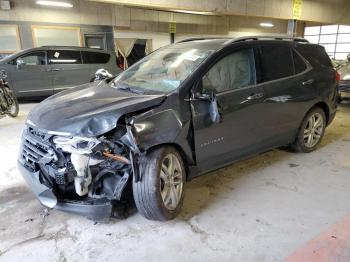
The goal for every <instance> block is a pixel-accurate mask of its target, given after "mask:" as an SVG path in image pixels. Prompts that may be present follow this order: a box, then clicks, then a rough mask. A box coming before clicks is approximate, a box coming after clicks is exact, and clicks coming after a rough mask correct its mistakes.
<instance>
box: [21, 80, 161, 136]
mask: <svg viewBox="0 0 350 262" xmlns="http://www.w3.org/2000/svg"><path fill="white" fill-rule="evenodd" d="M164 99H165V95H140V94H135V93H131V92H128V91H122V90H118V89H115V88H113V87H110V86H109V85H108V84H107V83H106V82H105V81H102V82H100V83H92V84H85V85H82V86H78V87H76V88H73V89H70V90H67V91H63V92H61V93H59V94H56V95H54V96H51V97H49V98H48V99H46V100H44V101H43V102H41V103H40V104H39V105H38V106H37V107H35V108H34V109H33V110H32V111H31V112H30V114H29V116H28V121H27V123H29V124H30V125H34V126H36V127H38V128H40V129H44V130H46V131H54V132H63V133H69V134H70V135H74V136H83V137H92V136H98V135H102V134H104V133H106V132H108V131H109V130H111V129H113V128H114V127H115V126H116V124H117V121H118V119H119V118H120V117H121V116H122V115H124V114H126V113H132V112H135V111H139V110H143V109H147V108H149V107H153V106H157V105H159V104H161V103H162V102H163V101H164Z"/></svg>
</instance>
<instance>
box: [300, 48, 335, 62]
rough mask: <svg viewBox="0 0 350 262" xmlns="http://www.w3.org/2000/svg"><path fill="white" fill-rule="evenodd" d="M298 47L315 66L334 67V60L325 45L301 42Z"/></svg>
mask: <svg viewBox="0 0 350 262" xmlns="http://www.w3.org/2000/svg"><path fill="white" fill-rule="evenodd" d="M296 49H297V50H298V52H300V54H301V55H302V56H303V57H304V58H305V59H306V60H308V61H309V63H311V64H312V65H313V66H316V67H317V66H323V67H333V65H332V61H331V59H330V58H329V56H328V54H327V53H326V50H325V49H324V47H323V46H319V45H311V44H300V45H298V46H297V48H296Z"/></svg>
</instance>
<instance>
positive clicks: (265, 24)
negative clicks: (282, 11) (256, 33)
mask: <svg viewBox="0 0 350 262" xmlns="http://www.w3.org/2000/svg"><path fill="white" fill-rule="evenodd" d="M260 26H262V27H274V24H273V23H260Z"/></svg>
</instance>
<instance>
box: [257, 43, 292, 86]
mask: <svg viewBox="0 0 350 262" xmlns="http://www.w3.org/2000/svg"><path fill="white" fill-rule="evenodd" d="M260 57H261V63H260V67H261V82H267V81H272V80H276V79H279V78H284V77H288V76H291V75H293V74H294V65H293V58H292V52H291V49H290V48H289V47H285V46H262V47H260Z"/></svg>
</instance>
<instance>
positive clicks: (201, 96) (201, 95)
mask: <svg viewBox="0 0 350 262" xmlns="http://www.w3.org/2000/svg"><path fill="white" fill-rule="evenodd" d="M214 98H215V93H214V92H213V91H212V90H207V89H206V90H202V92H196V93H193V94H192V99H193V100H203V101H210V102H211V101H213V99H214Z"/></svg>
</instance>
